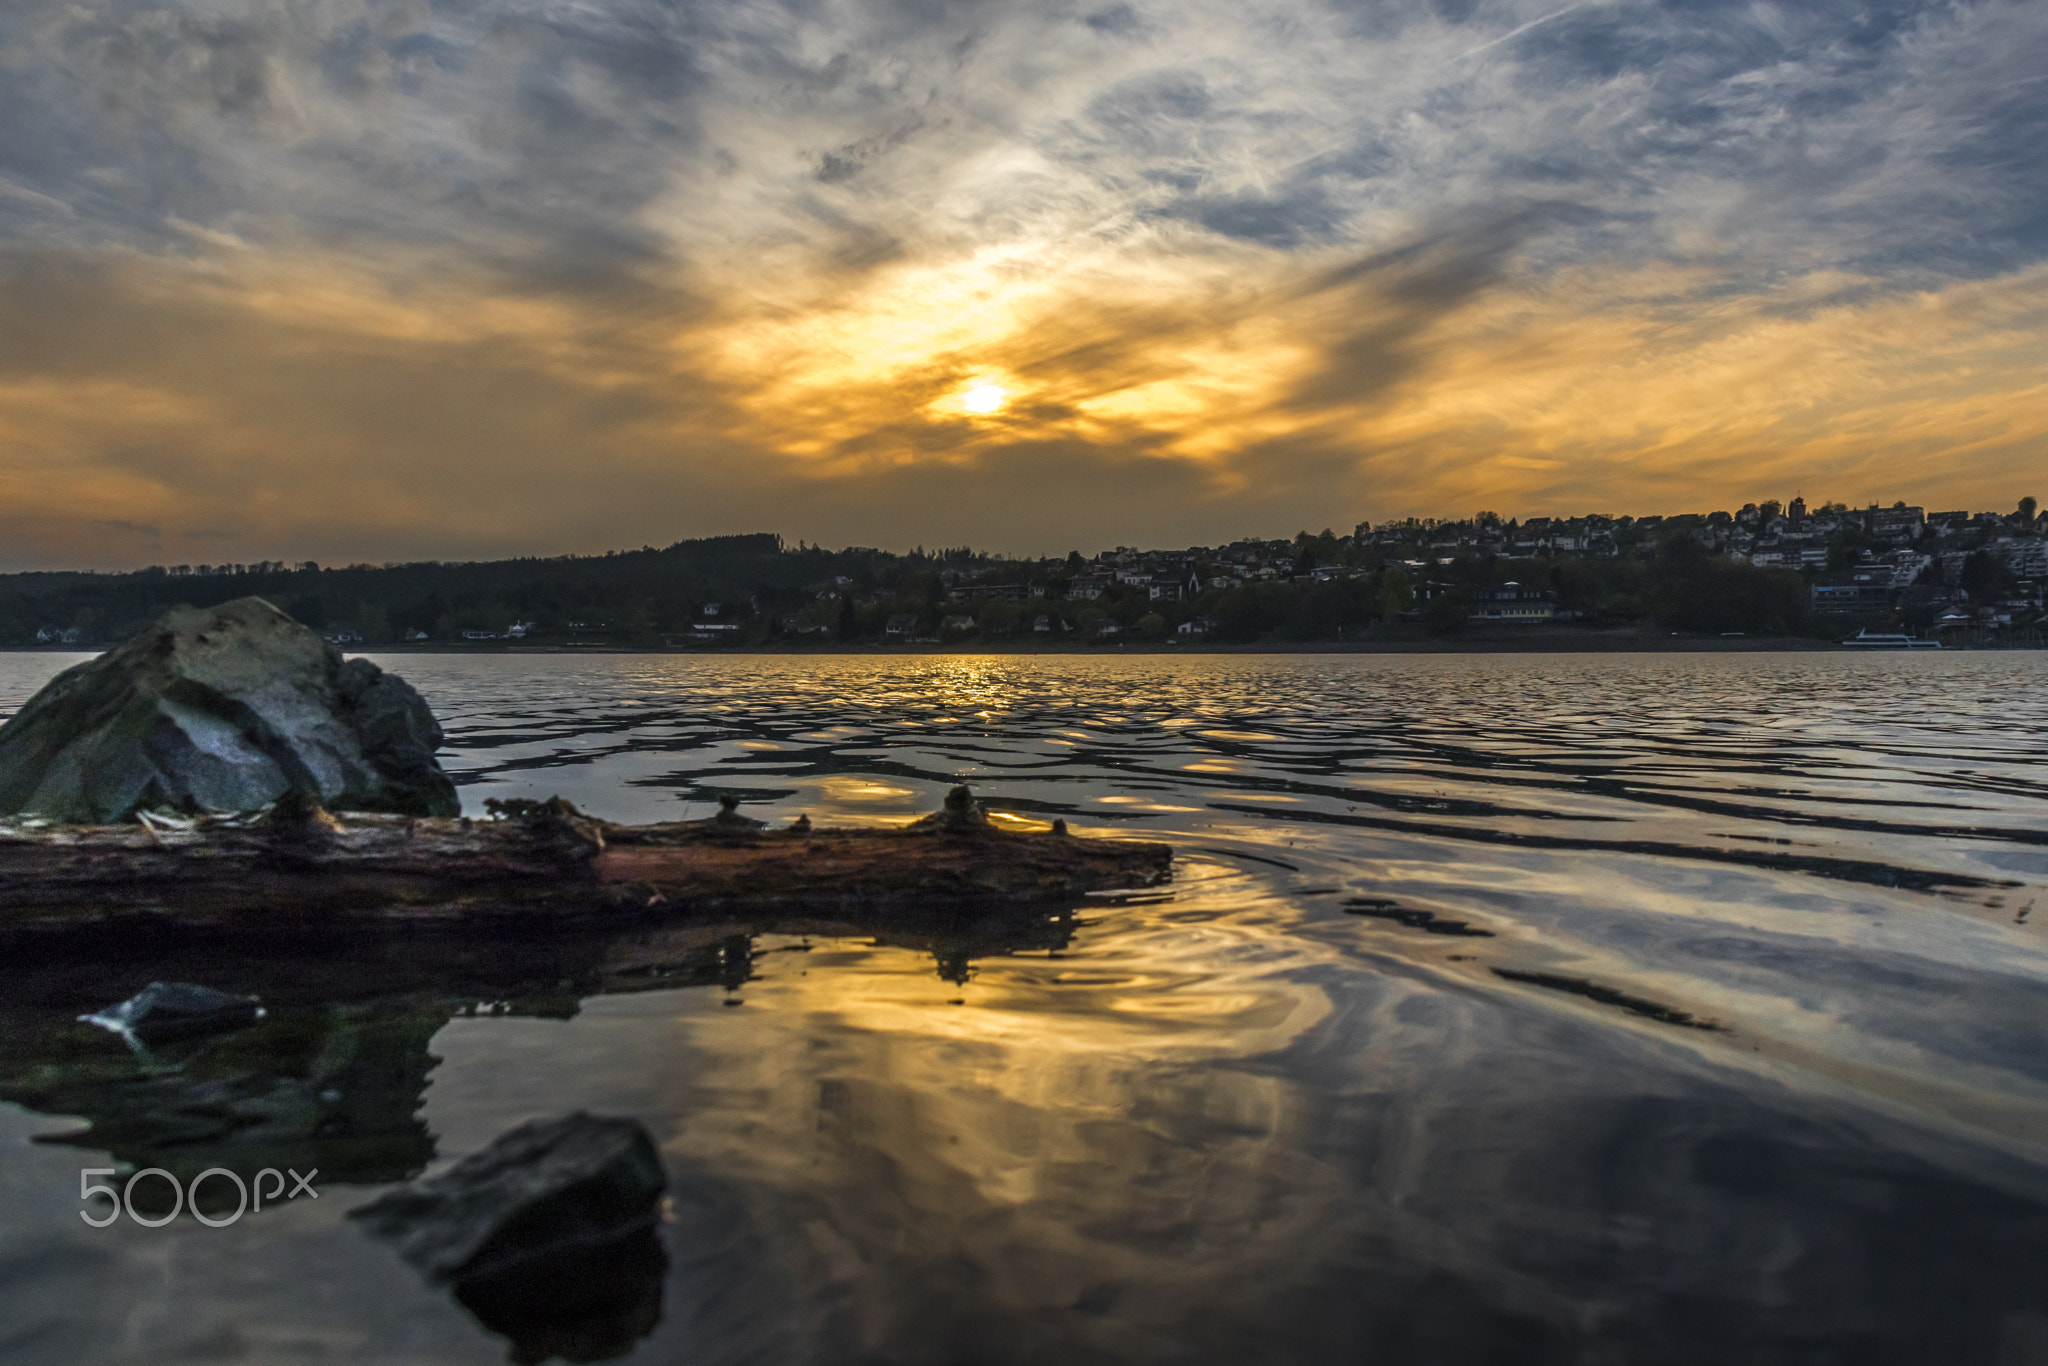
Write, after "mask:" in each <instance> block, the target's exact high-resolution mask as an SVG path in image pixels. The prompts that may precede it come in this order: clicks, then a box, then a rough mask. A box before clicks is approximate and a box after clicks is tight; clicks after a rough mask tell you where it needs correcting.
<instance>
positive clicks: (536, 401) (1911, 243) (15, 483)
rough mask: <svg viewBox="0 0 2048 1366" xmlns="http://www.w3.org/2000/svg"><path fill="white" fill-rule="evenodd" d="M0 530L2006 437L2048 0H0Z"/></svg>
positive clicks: (2016, 426) (1526, 492)
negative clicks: (1572, 0) (1, 2)
mask: <svg viewBox="0 0 2048 1366" xmlns="http://www.w3.org/2000/svg"><path fill="white" fill-rule="evenodd" d="M0 129H4V130H6V131H5V134H4V136H0V567H4V568H53V567H103V568H121V567H130V566H136V565H142V564H151V563H185V562H190V563H200V562H219V561H247V560H254V559H286V560H299V559H318V560H320V561H322V562H326V563H336V562H340V563H346V562H351V561H371V562H379V561H384V560H413V559H470V558H485V557H497V556H503V555H521V554H527V555H531V554H541V555H546V554H562V553H571V552H591V551H602V550H604V549H608V548H614V547H636V546H639V545H642V544H653V545H665V544H667V543H669V542H671V541H674V540H677V539H681V538H684V537H690V536H702V535H716V534H723V533H729V532H742V531H775V532H779V533H781V534H782V535H784V536H785V537H787V538H789V539H790V540H791V541H792V542H794V541H797V540H799V539H804V540H810V541H814V542H823V543H826V544H828V545H832V546H840V545H849V544H851V545H873V546H880V547H884V548H892V549H908V548H909V547H911V546H913V545H919V544H922V545H926V546H933V547H936V546H939V545H957V544H971V545H973V546H975V547H976V548H982V549H990V550H995V551H999V552H1004V553H1010V554H1019V555H1023V554H1040V553H1064V552H1065V551H1067V550H1068V549H1076V548H1078V549H1082V550H1093V549H1096V548H1101V547H1105V546H1112V545H1117V544H1132V545H1187V544H1213V543H1217V542H1220V541H1225V540H1229V539H1234V538H1236V537H1238V536H1243V535H1289V534H1292V533H1293V532H1294V531H1296V530H1300V529H1308V530H1312V531H1313V530H1321V529H1323V528H1325V527H1334V528H1336V529H1338V530H1340V531H1343V530H1348V529H1349V528H1350V527H1351V526H1352V525H1353V524H1354V523H1356V522H1358V521H1360V520H1370V521H1382V520H1386V519H1389V518H1396V517H1405V516H1438V517H1455V516H1465V515H1469V514H1471V513H1473V512H1476V511H1480V510H1491V511H1497V512H1499V513H1501V514H1502V515H1505V516H1529V515H1567V514H1576V513H1585V512H1609V513H1638V514H1640V513H1649V512H1667V513H1670V512H1680V511H1689V510H1690V511H1707V510H1711V509H1713V508H1717V507H1727V508H1733V507H1737V506H1740V505H1741V504H1742V503H1744V502H1750V501H1761V500H1763V499H1765V498H1773V497H1775V498H1780V499H1788V498H1790V497H1791V496H1793V495H1794V494H1803V495H1804V496H1805V497H1807V498H1808V500H1809V501H1816V502H1817V501H1819V500H1822V499H1839V500H1842V501H1846V502H1850V503H1853V504H1861V503H1865V502H1869V501H1873V500H1878V501H1883V502H1886V503H1890V502H1891V501H1893V500H1895V499H1906V500H1908V501H1911V502H1921V503H1925V504H1928V505H1930V506H1934V507H1940V508H1951V507H1968V508H1973V509H1986V508H1989V509H2006V508H2010V507H2011V506H2012V505H2013V504H2014V503H2015V502H2016V501H2017V499H2018V498H2019V497H2020V496H2022V495H2025V494H2036V495H2040V496H2043V497H2048V487H2037V485H2039V484H2041V482H2042V481H2041V480H2040V479H2039V478H2038V472H2039V471H2040V470H2041V469H2044V468H2048V461H2044V458H2043V457H2044V455H2048V174H2044V172H2043V165H2044V162H2043V157H2044V151H2043V149H2044V148H2048V5H2044V4H2041V3H2038V0H2032V2H2030V3H2008V2H2007V0H1981V2H1980V3H1942V4H1932V3H1906V2H1904V0H1800V3H1782V4H1779V3H1766V2H1763V0H1740V2H1739V3H1723V2H1722V0H1666V2H1663V3H1659V2H1655V0H1612V2H1611V3H1610V2H1605V0H1588V2H1587V3H1579V4H1558V3H1555V0H1538V2H1535V3H1522V2H1521V0H1320V2H1314V0H1173V3H1156V4H1155V3H1139V2H1138V0H1080V3H1059V2H1058V0H1000V3H998V2H996V0H945V2H944V3H940V2H939V0H895V2H893V3H882V2H878V0H785V2H778V0H753V2H752V3H727V2H725V0H668V2H663V3H657V2H655V0H464V2H463V3H455V2H454V0H392V2H390V3H386V2H385V0H172V3H144V2H142V0H119V2H118V3H117V2H114V0H8V3H7V4H6V5H5V6H0Z"/></svg>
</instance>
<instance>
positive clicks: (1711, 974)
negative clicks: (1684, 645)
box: [0, 654, 2048, 1364]
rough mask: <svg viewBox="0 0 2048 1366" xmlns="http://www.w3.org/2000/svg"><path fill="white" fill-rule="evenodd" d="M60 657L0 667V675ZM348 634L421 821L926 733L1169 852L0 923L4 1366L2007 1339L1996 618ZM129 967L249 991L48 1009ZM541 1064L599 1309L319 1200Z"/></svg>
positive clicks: (846, 804) (628, 792) (907, 777)
mask: <svg viewBox="0 0 2048 1366" xmlns="http://www.w3.org/2000/svg"><path fill="white" fill-rule="evenodd" d="M68 662H70V661H69V660H68V659H64V658H61V657H57V656H48V655H9V656H0V711H11V710H12V709H13V708H14V707H16V706H18V705H19V704H20V702H21V701H22V700H23V698H25V697H26V696H27V695H28V693H30V692H31V691H33V690H34V688H35V687H37V686H39V685H40V683H41V682H42V681H43V680H44V679H46V678H47V677H48V676H49V675H50V674H51V673H53V672H54V671H55V670H56V669H57V668H58V667H60V666H61V665H62V664H64V663H68ZM383 662H384V663H385V664H386V665H387V666H388V667H391V668H393V669H394V670H396V671H397V672H399V673H401V674H403V675H404V676H405V677H407V678H408V679H410V680H411V681H412V682H414V683H415V684H416V685H417V686H419V688H420V689H421V690H422V691H423V692H424V693H425V694H426V695H427V697H428V699H429V700H430V701H431V702H432V703H433V705H434V707H435V709H436V711H437V713H438V714H439V715H440V716H441V717H442V718H443V720H444V722H445V724H446V725H447V729H448V733H449V740H448V749H447V751H446V753H445V754H444V762H445V763H446V764H447V765H448V767H449V768H450V770H451V771H453V772H455V773H456V774H457V775H458V781H459V782H460V783H461V784H462V785H463V787H462V790H463V794H464V802H465V807H466V809H471V810H475V811H478V812H480V811H481V809H482V803H483V801H484V799H485V798H487V797H494V796H547V795H551V794H556V793H559V794H561V795H563V796H566V797H568V798H570V799H571V800H573V801H575V802H577V803H578V804H579V805H581V806H583V807H584V808H586V809H588V810H590V811H592V812H595V813H596V814H599V815H602V816H605V817H609V818H611V819H614V820H624V821H643V820H656V819H675V818H679V817H695V816H704V815H708V814H710V813H711V812H712V811H713V810H714V809H715V800H716V797H717V795H718V794H719V793H721V792H732V793H737V794H739V795H740V796H741V797H742V798H743V800H744V801H745V802H746V803H747V809H748V812H749V814H752V815H755V816H759V817H762V818H765V819H770V820H783V819H788V818H791V817H794V816H795V815H797V814H798V813H799V812H808V813H810V815H811V817H812V819H814V820H819V821H830V822H835V823H863V822H877V823H884V822H894V821H899V820H901V819H903V818H905V817H907V816H909V815H911V814H913V813H918V812H923V811H928V810H930V809H932V808H933V807H934V806H936V804H937V802H938V800H939V798H940V796H941V795H942V793H943V792H944V790H945V788H946V787H947V786H949V785H950V784H952V783H955V782H960V781H966V782H969V783H971V784H973V785H974V787H975V789H976V790H977V792H978V793H979V794H980V795H981V796H982V797H983V798H984V800H985V801H986V802H987V803H988V805H989V806H990V807H991V808H993V809H996V810H998V811H1001V812H1007V813H1010V815H1011V816H1013V817H1014V818H1016V819H1018V820H1020V821H1026V822H1030V821H1043V820H1048V819H1051V818H1052V817H1054V816H1063V817H1065V818H1066V819H1067V820H1068V821H1069V823H1070V824H1072V825H1074V826H1076V827H1077V828H1080V829H1085V830H1089V831H1092V832H1096V833H1105V834H1131V835H1142V836H1144V837H1147V838H1153V839H1162V840H1167V841H1170V842H1171V843H1172V844H1174V845H1175V847H1176V848H1177V850H1178V851H1179V854H1180V858H1179V861H1178V864H1177V868H1176V874H1175V880H1174V883H1173V885H1172V886H1171V888H1170V889H1167V890H1166V892H1165V893H1164V894H1162V895H1157V896H1153V897H1146V898H1136V899H1131V900H1126V901H1117V900H1114V899H1107V898H1105V899H1103V904H1100V905H1090V906H1086V907H1083V908H1081V909H1080V910H1079V911H1078V912H1077V913H1076V914H1074V915H1072V916H1069V917H1050V916H1029V917H1022V918H1018V917H1010V918H1007V919H1003V918H992V919H990V920H988V921H987V922H985V923H979V924H975V925H969V926H960V925H948V924H940V925H917V924H911V925H894V926H889V927H886V928H877V927H871V926H870V927H858V928H857V927H851V926H835V925H828V924H809V925H790V924H782V925H776V924H762V925H744V924H743V925H715V926H679V927H674V928H672V929H670V930H667V931H663V932H658V933H646V934H641V935H637V936H627V937H617V938H613V939H610V940H602V941H587V940H572V939H564V940H563V941H561V942H559V943H549V944H544V945H543V944H529V945H525V946H516V947H510V948H507V947H504V946H500V947H499V948H497V949H495V950H493V951H491V952H488V953H486V952H483V951H481V950H479V949H477V948H476V946H473V945H461V944H447V943H436V942H421V943H418V944H412V945H401V946H396V947H393V946H337V947H335V948H334V949H333V950H332V951H331V952H328V953H324V954H322V955H318V956H315V957H309V958H307V959H304V960H292V961H277V960H275V959H274V958H273V959H265V958H260V957H256V956H248V955H245V956H238V955H236V954H235V953H233V952H232V951H226V950H215V951H212V952H210V953H208V954H206V955H203V956H197V955H192V954H189V953H188V954H186V955H185V956H183V957H180V956H179V952H178V951H177V950H175V949H169V948H166V949H161V950H159V949H152V948H147V947H138V948H137V949H136V950H135V951H134V953H133V954H130V955H114V956H109V957H108V958H107V959H105V960H104V961H99V962H94V963H87V964H81V963H75V962H72V963H55V964H53V963H36V964H8V965H0V1024H4V1027H5V1030H6V1033H5V1036H4V1038H5V1044H4V1055H0V1096H5V1097H7V1099H8V1100H9V1101H10V1102H11V1103H7V1104H0V1200H4V1202H5V1203H4V1205H0V1209H4V1211H5V1212H4V1214H0V1360H5V1361H8V1362H17V1361H18V1362H64V1363H77V1362H100V1361H110V1362H111V1361H119V1362H131V1361H132V1362H159V1361H169V1360H222V1361H227V1360H244V1361H253V1362H266V1363H268V1362H292V1361H302V1360H303V1361H315V1360H317V1361H343V1362H378V1363H384V1362H422V1363H424V1362H451V1363H452V1362H493V1361H502V1360H506V1359H507V1358H508V1356H509V1357H511V1358H512V1359H537V1358H538V1357H539V1356H541V1355H544V1354H545V1353H546V1352H548V1351H550V1350H560V1351H563V1352H565V1353H566V1354H568V1355H570V1356H571V1357H572V1358H582V1359H595V1358H601V1357H606V1356H618V1355H621V1354H623V1355H624V1356H625V1357H626V1358H627V1359H630V1360H633V1361H645V1362H671V1361H673V1362H685V1361H687V1362H707V1363H709V1362H763V1363H780V1362H806V1363H808V1362H817V1363H881V1362H891V1363H896V1362H900V1363H976V1362H988V1363H1006V1362H1025V1361H1031V1362H1040V1361H1061V1362H1192V1363H1206V1362H1218V1363H1222V1362H1229V1363H1245V1362H1288V1363H1292V1362H1316V1363H1321V1362H1340V1361H1341V1362H1349V1361H1359V1362H1373V1363H1411V1362H1412V1363H1418V1364H1419V1363H1461V1362H1523V1361H1528V1362H1552V1361H1555V1362H1586V1363H1618V1362H1657V1363H1663V1362H1700V1363H1726V1362H1771V1363H1779V1362H1815V1363H1819V1362H1902V1363H1903V1362H1913V1363H1920V1362H1986V1363H2001V1364H2004V1363H2020V1362H2048V989H2044V988H2048V926H2044V922H2048V657H2044V656H2040V655H2025V654H2005V655H1943V656H1939V657H1932V658H1930V657H1926V656H1895V657H1888V658H1843V657H1840V656H1833V655H1776V656H1772V655H1702V656H1686V655H1669V656H1570V657H1565V656H1435V657H1400V658H1388V657H1357V656H1351V657H1330V656H1322V657H1317V656H1307V657H1246V656H1233V657H1194V658H1186V659H1175V658H1160V657H1146V658H1133V659H1092V658H1089V659H1069V658H963V657H892V658H885V659H864V658H822V659H800V660H797V659H771V658H754V657H748V658H728V659H694V658H671V657H634V656H603V657H600V656H525V657H513V656H492V657H476V658H462V657H440V656H410V657H404V658H394V659H387V660H384V661H383ZM166 975H174V976H183V977H187V978H191V979H193V980H201V981H208V982H211V983H213V984H215V985H220V986H227V987H239V988H241V989H246V990H260V991H261V992H262V993H263V994H264V996H265V999H266V1000H267V1001H269V1002H271V1004H272V1006H273V1009H272V1013H271V1015H270V1016H269V1017H267V1018H266V1020H265V1021H264V1022H262V1023H261V1024H259V1025H258V1026H256V1027H254V1028H252V1029H250V1030H247V1031H243V1033H241V1034H239V1035H234V1036H229V1037H228V1038H226V1039H223V1040H217V1041H215V1042H213V1043H211V1044H206V1045H200V1046H194V1047H188V1048H186V1049H184V1050H182V1051H176V1052H167V1053H165V1054H164V1055H163V1056H159V1057H152V1058H148V1059H137V1058H133V1057H130V1056H129V1055H128V1054H127V1052H126V1050H125V1049H124V1048H123V1047H122V1046H121V1045H120V1044H119V1042H118V1041H117V1040H115V1039H113V1038H112V1037H111V1036H108V1035H105V1034H102V1033H99V1032H98V1031H93V1030H90V1029H86V1028H84V1027H82V1026H75V1025H73V1024H71V1023H69V1021H70V1017H71V1016H72V1015H74V1014H76V1013H77V1012H78V1010H80V1009H85V1008H89V1007H93V1006H98V1005H104V1004H107V1003H108V1002H111V1001H113V1000H117V999H120V998H121V997H123V996H126V995H127V994H129V993H130V992H132V991H133V990H135V989H137V988H138V987H140V986H141V985H142V984H143V983H145V982H147V981H149V980H151V979H152V978H153V977H160V976H166ZM578 1108H583V1109H588V1110H591V1111H593V1112H597V1113H605V1114H619V1115H630V1116H634V1117H637V1118H638V1119H640V1120H641V1121H642V1122H643V1123H644V1124H645V1125H646V1126H647V1127H648V1129H649V1130H650V1131H651V1132H652V1133H653V1135H654V1136H655V1138H656V1139H657V1141H658V1142H659V1143H660V1144H661V1146H662V1148H663V1150H664V1155H665V1158H666V1160H667V1163H668V1167H669V1171H670V1174H671V1177H672V1194H673V1203H674V1210H673V1218H672V1219H671V1220H670V1221H669V1222H668V1223H667V1224H666V1225H665V1226H664V1228H663V1230H662V1236H663V1243H664V1248H665V1257H664V1258H662V1259H661V1260H659V1261H655V1262H651V1263H650V1264H648V1265H646V1266H641V1267H638V1268H629V1269H627V1270H626V1271H624V1272H622V1277H628V1278H630V1277H634V1276H637V1277H640V1278H642V1279H643V1280H645V1282H646V1286H647V1294H646V1296H645V1297H644V1302H643V1303H642V1304H641V1306H640V1308H639V1309H638V1310H636V1311H635V1313H633V1314H628V1315H624V1316H623V1317H622V1318H621V1319H620V1321H619V1322H616V1323H613V1324H611V1325H609V1327H608V1328H606V1329H604V1330H602V1331H599V1330H593V1332H591V1333H589V1334H586V1335H585V1336H583V1337H581V1338H577V1339H575V1340H574V1341H569V1342H545V1341H537V1340H535V1339H534V1338H533V1337H532V1336H531V1334H524V1335H522V1334H521V1333H520V1332H519V1331H516V1330H505V1331H494V1328H493V1326H492V1325H490V1324H488V1323H485V1322H480V1321H479V1320H478V1319H477V1318H476V1317H474V1316H473V1315H472V1314H470V1313H469V1312H468V1311H466V1310H465V1309H464V1308H463V1307H462V1306H461V1305H460V1304H458V1303H457V1302H456V1301H455V1300H454V1299H453V1298H452V1297H450V1296H449V1295H448V1294H447V1293H446V1292H444V1291H441V1290H437V1289H435V1288H433V1287H430V1286H428V1285H426V1284H424V1283H423V1282H422V1281H421V1280H420V1279H419V1278H418V1277H417V1276H415V1275H414V1274H413V1273H412V1272H411V1271H410V1270H409V1269H408V1268H407V1267H405V1266H404V1265H403V1264H402V1263H400V1262H399V1261H398V1260H397V1258H396V1257H395V1256H394V1255H393V1254H392V1253H391V1251H390V1249H389V1248H388V1247H387V1246H385V1245H383V1244H379V1243H376V1242H373V1241H372V1240H370V1239H368V1238H366V1237H364V1236H363V1235H362V1233H361V1231H360V1229H359V1228H358V1227H357V1226H356V1225H354V1224H353V1223H351V1222H349V1221H347V1220H345V1219H344V1218H343V1217H342V1215H343V1214H344V1213H345V1212H346V1211H347V1210H348V1209H349V1208H351V1207H353V1206H354V1205H357V1204H360V1203H361V1202H363V1201H364V1200H366V1199H368V1198H370V1197H372V1196H374V1195H375V1194H376V1193H378V1192H379V1191H381V1190H383V1189H386V1188H387V1185H388V1183H390V1182H393V1181H397V1180H402V1179H405V1178H406V1177H408V1176H411V1175H414V1174H417V1173H418V1172H419V1171H421V1170H432V1169H438V1168H439V1167H441V1166H445V1165H446V1164H447V1163H449V1162H451V1161H452V1160H454V1159H456V1158H459V1157H461V1156H463V1155H464V1154H466V1153H469V1152H473V1151H475V1150H477V1149H478V1148H481V1147H483V1146H484V1145H486V1144H487V1143H489V1142H490V1141H491V1140H492V1139H493V1138H494V1137H495V1136H497V1135H498V1134H500V1133H502V1132H503V1131H504V1130H505V1129H507V1128H509V1127H511V1126H512V1125H514V1124H517V1123H519V1122H521V1121H523V1120H526V1119H529V1118H535V1117H543V1116H551V1115H556V1114H560V1113H563V1112H565V1111H569V1110H574V1109H578ZM88 1126H89V1127H88ZM52 1138H56V1139H61V1140H63V1141H61V1142H51V1141H49V1140H51V1139H52ZM109 1154H111V1155H112V1156H109ZM287 1161H290V1162H292V1163H294V1164H296V1165H297V1166H298V1167H299V1169H301V1170H303V1169H305V1168H306V1167H308V1166H318V1167H320V1168H321V1171H322V1175H321V1177H320V1183H321V1194H320V1199H319V1200H318V1201H317V1202H314V1201H308V1200H305V1199H301V1200H298V1201H295V1202H292V1203H290V1204H287V1205H284V1206H281V1207H276V1208H273V1209H267V1210H265V1211H264V1212H263V1213H262V1214H261V1215H260V1216H251V1217H249V1218H247V1219H245V1220H243V1221H242V1222H240V1223H238V1224H236V1225H234V1226H233V1227H230V1228H225V1229H209V1228H206V1227H204V1226H201V1225H199V1224H197V1223H195V1222H194V1221H193V1220H192V1219H190V1218H189V1217H185V1218H180V1219H178V1220H176V1221H174V1222H173V1223H172V1224H170V1225H167V1226H165V1227H163V1228H160V1229H154V1230H152V1229H143V1228H138V1227H135V1226H133V1225H131V1224H129V1223H128V1222H127V1221H125V1220H124V1221H123V1222H122V1223H120V1224H118V1225H117V1226H115V1227H114V1228H110V1229H106V1230H93V1229H89V1228H86V1227H84V1226H83V1225H82V1224H81V1223H80V1221H79V1219H78V1217H77V1211H78V1209H79V1202H78V1200H77V1194H78V1184H77V1183H78V1170H79V1168H80V1167H81V1166H90V1165H111V1164H112V1163H114V1162H120V1163H123V1164H130V1165H135V1166H144V1165H151V1164H159V1165H164V1166H167V1167H173V1168H175V1169H178V1170H191V1171H196V1170H198V1169H199V1168H200V1167H203V1166H206V1165H221V1166H228V1167H231V1168H234V1169H236V1170H241V1171H253V1170H254V1169H255V1168H257V1167H260V1166H264V1165H279V1166H282V1165H285V1164H286V1162H287ZM180 1164H183V1165H182V1166H181V1165H180ZM498 1327H499V1328H503V1325H502V1324H501V1325H498ZM508 1334H509V1336H508Z"/></svg>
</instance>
